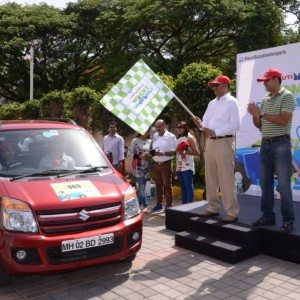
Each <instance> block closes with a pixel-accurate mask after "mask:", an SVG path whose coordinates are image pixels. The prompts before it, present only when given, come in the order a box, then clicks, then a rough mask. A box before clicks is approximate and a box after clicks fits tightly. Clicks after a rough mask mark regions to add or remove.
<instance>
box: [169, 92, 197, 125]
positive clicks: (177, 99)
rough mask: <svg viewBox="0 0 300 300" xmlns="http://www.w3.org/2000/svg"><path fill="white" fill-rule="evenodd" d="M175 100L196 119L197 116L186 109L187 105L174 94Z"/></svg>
mask: <svg viewBox="0 0 300 300" xmlns="http://www.w3.org/2000/svg"><path fill="white" fill-rule="evenodd" d="M174 98H175V99H176V101H177V102H178V103H179V104H180V105H181V106H182V107H183V108H184V109H185V110H186V112H187V113H188V114H189V115H190V116H191V117H192V118H193V119H194V118H196V116H195V115H194V114H193V113H192V112H191V111H190V110H189V109H188V108H187V107H186V105H185V104H184V103H183V102H182V101H181V100H180V99H179V98H178V97H177V96H176V95H175V94H174Z"/></svg>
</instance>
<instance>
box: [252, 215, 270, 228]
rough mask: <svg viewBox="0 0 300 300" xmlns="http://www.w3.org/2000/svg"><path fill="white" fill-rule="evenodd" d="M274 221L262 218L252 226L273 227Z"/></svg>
mask: <svg viewBox="0 0 300 300" xmlns="http://www.w3.org/2000/svg"><path fill="white" fill-rule="evenodd" d="M275 224H276V221H275V220H268V219H266V218H264V217H261V218H259V219H257V220H256V221H254V222H252V226H265V225H275Z"/></svg>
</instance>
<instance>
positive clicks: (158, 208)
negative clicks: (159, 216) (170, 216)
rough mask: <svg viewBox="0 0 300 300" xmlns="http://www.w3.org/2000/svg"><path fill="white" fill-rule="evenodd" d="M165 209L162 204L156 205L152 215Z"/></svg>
mask: <svg viewBox="0 0 300 300" xmlns="http://www.w3.org/2000/svg"><path fill="white" fill-rule="evenodd" d="M162 209H163V207H162V205H161V204H156V205H155V206H154V207H153V208H152V209H151V212H152V213H155V212H159V211H161V210H162Z"/></svg>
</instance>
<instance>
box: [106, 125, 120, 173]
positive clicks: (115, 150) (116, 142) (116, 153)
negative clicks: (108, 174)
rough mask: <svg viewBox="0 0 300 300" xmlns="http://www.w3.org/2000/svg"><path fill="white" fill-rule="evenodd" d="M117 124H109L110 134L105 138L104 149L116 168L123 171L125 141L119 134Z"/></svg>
mask: <svg viewBox="0 0 300 300" xmlns="http://www.w3.org/2000/svg"><path fill="white" fill-rule="evenodd" d="M117 130H118V129H117V123H116V122H114V121H112V122H110V123H109V127H108V132H109V134H108V135H106V136H104V138H103V146H102V149H103V151H104V153H105V154H106V156H107V157H108V159H109V160H110V162H111V163H112V165H113V166H114V168H116V169H118V170H119V171H122V169H123V166H122V165H123V164H124V160H125V158H124V139H123V138H122V137H121V136H120V135H119V134H118V133H117Z"/></svg>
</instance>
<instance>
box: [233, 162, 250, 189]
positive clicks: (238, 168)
mask: <svg viewBox="0 0 300 300" xmlns="http://www.w3.org/2000/svg"><path fill="white" fill-rule="evenodd" d="M234 177H235V178H236V179H239V180H241V182H242V190H243V193H245V192H246V191H247V190H248V189H249V187H250V185H251V180H250V179H249V178H248V176H247V174H246V170H245V166H244V165H243V164H241V163H235V167H234Z"/></svg>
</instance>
